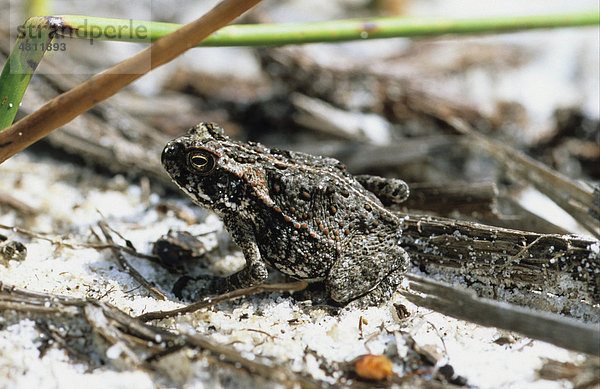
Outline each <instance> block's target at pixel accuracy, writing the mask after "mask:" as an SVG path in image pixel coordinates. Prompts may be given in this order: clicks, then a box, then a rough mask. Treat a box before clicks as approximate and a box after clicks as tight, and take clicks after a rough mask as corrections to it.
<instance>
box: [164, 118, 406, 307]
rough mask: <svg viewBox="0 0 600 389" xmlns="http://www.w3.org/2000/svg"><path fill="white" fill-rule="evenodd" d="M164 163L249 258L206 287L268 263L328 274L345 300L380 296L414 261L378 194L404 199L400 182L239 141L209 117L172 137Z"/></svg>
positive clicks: (263, 271) (300, 275) (224, 286)
mask: <svg viewBox="0 0 600 389" xmlns="http://www.w3.org/2000/svg"><path fill="white" fill-rule="evenodd" d="M162 163H163V166H164V168H165V169H166V171H167V173H168V174H169V175H170V176H171V178H172V179H173V181H174V182H175V183H176V184H177V185H178V186H179V187H180V188H181V189H183V190H184V191H185V192H186V193H187V194H188V196H190V197H191V198H192V200H193V201H194V202H196V203H197V204H199V205H201V206H203V207H206V208H209V209H211V210H213V211H214V212H215V213H216V214H217V215H219V216H220V217H221V218H222V219H223V222H224V224H225V227H226V228H227V230H228V231H229V232H230V233H231V235H232V237H233V240H234V241H235V242H236V243H237V245H238V246H239V247H240V248H241V249H242V252H243V254H244V257H245V258H246V266H245V267H244V269H243V270H241V271H239V272H237V273H235V274H233V275H231V276H229V277H226V278H219V279H218V280H215V281H214V282H212V284H211V287H210V288H209V289H210V290H209V291H207V292H209V293H215V292H225V291H229V290H232V289H235V288H240V287H248V286H251V285H256V284H259V283H262V282H263V281H264V280H265V279H266V277H267V266H266V264H269V265H271V266H272V267H274V268H276V269H278V270H279V271H281V272H283V273H284V274H287V275H289V276H292V277H294V278H297V279H303V280H307V281H309V282H316V281H323V282H324V285H325V287H326V290H327V293H328V296H329V297H331V299H333V300H334V301H335V302H337V303H341V304H346V303H348V302H350V301H353V300H357V299H360V300H359V301H358V302H359V303H360V305H365V304H376V303H379V302H381V301H382V300H385V299H388V298H389V297H390V296H391V294H392V293H393V292H394V291H395V289H396V287H397V286H398V284H399V283H400V281H401V278H402V274H403V273H404V271H405V268H406V264H407V263H408V255H407V254H406V252H405V251H404V250H403V249H402V248H401V247H400V245H399V241H400V236H401V233H402V232H401V222H400V220H399V219H398V218H397V217H396V216H394V215H393V214H392V213H390V212H389V211H388V210H386V209H385V208H384V207H383V206H382V204H381V201H380V200H379V199H378V198H377V197H376V196H375V195H374V194H373V193H374V192H375V193H378V194H379V196H380V197H381V198H384V197H385V198H386V199H388V200H389V199H390V198H394V199H395V200H396V201H397V202H400V201H403V200H404V199H406V198H407V197H408V186H407V185H406V183H404V181H402V180H397V179H384V178H381V177H375V176H352V175H351V174H349V173H348V172H347V171H346V169H345V167H344V166H343V165H342V164H341V163H340V162H339V161H337V160H335V159H333V158H325V157H319V156H313V155H309V154H304V153H298V152H293V151H285V150H278V149H269V148H267V147H265V146H263V145H261V144H259V143H253V142H248V143H242V142H238V141H235V140H232V139H230V138H228V137H227V136H225V135H224V133H223V130H222V129H221V128H219V127H218V126H217V125H215V124H212V123H201V124H199V125H197V126H196V127H194V128H192V129H191V130H189V132H188V133H187V134H186V135H183V136H181V137H179V138H176V139H174V140H172V141H170V142H169V143H168V144H167V146H166V147H165V149H164V151H163V153H162Z"/></svg>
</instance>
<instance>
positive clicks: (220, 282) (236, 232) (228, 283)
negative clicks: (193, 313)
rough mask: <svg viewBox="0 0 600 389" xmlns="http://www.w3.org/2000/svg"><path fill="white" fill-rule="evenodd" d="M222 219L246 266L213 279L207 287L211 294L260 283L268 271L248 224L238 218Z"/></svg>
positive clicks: (265, 277)
mask: <svg viewBox="0 0 600 389" xmlns="http://www.w3.org/2000/svg"><path fill="white" fill-rule="evenodd" d="M223 221H224V223H225V227H226V228H227V230H228V231H229V233H230V234H231V237H232V238H233V241H234V242H235V243H236V244H237V245H238V246H239V247H240V249H241V250H242V253H243V254H244V258H245V259H246V266H245V267H244V268H243V269H242V270H240V271H238V272H237V273H234V274H232V275H230V276H227V277H219V278H215V279H213V280H212V281H211V283H210V285H209V287H208V292H209V293H211V294H213V293H214V294H217V293H219V294H220V293H227V292H231V291H232V290H235V289H240V288H247V287H250V286H254V285H258V284H262V283H263V282H264V281H265V280H266V279H267V276H268V274H269V272H268V270H267V265H266V264H265V262H264V261H263V260H262V258H261V256H260V251H259V250H258V245H257V244H256V238H255V236H254V232H253V231H251V230H250V228H249V226H248V224H243V223H242V222H240V221H239V219H233V218H224V219H223Z"/></svg>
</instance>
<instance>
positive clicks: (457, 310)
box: [402, 275, 600, 355]
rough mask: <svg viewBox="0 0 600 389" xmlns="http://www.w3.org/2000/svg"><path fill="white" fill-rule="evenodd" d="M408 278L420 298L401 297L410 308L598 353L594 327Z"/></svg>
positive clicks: (598, 337)
mask: <svg viewBox="0 0 600 389" xmlns="http://www.w3.org/2000/svg"><path fill="white" fill-rule="evenodd" d="M408 277H409V279H410V287H411V289H412V290H414V291H417V292H421V293H423V294H424V296H421V295H417V294H413V293H410V292H403V293H402V294H403V295H404V296H405V297H406V298H407V299H408V300H410V301H411V302H412V303H414V304H417V305H421V306H424V307H427V308H430V309H433V310H436V311H438V312H441V313H443V314H445V315H450V316H453V317H456V318H458V319H463V320H468V321H471V322H474V323H477V324H481V325H485V326H493V327H498V328H503V329H506V330H511V331H516V332H519V333H521V334H523V335H526V336H528V337H531V338H534V339H539V340H543V341H545V342H549V343H552V344H555V345H557V346H560V347H564V348H567V349H569V350H574V351H579V352H584V353H587V354H590V355H598V354H599V353H600V330H599V328H598V324H584V323H581V322H579V321H576V320H573V319H569V318H565V317H561V316H559V315H553V314H549V313H547V312H536V311H532V310H530V309H525V308H522V307H517V306H514V305H510V304H506V303H501V302H497V301H493V300H489V299H484V298H480V297H477V296H475V294H474V293H473V292H471V291H468V290H465V289H463V288H458V287H456V286H450V285H446V284H443V283H440V282H436V281H433V280H430V279H426V278H423V277H416V276H414V275H408Z"/></svg>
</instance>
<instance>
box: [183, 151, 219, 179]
mask: <svg viewBox="0 0 600 389" xmlns="http://www.w3.org/2000/svg"><path fill="white" fill-rule="evenodd" d="M187 159H188V164H189V165H190V166H191V167H192V168H193V169H194V170H196V171H197V172H198V173H200V174H209V173H211V172H212V171H213V170H214V169H215V164H216V159H215V156H214V155H213V154H211V153H209V152H208V151H206V150H194V151H192V152H190V153H189V154H188V157H187Z"/></svg>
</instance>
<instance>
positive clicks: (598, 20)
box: [59, 10, 600, 46]
mask: <svg viewBox="0 0 600 389" xmlns="http://www.w3.org/2000/svg"><path fill="white" fill-rule="evenodd" d="M59 17H60V18H62V19H63V20H64V23H66V24H67V25H69V26H70V27H72V28H74V29H75V30H74V31H75V35H76V36H78V37H81V38H88V39H90V38H91V39H103V40H111V41H126V42H148V41H154V40H156V39H159V38H161V37H163V36H165V35H167V34H169V33H171V32H173V31H175V30H176V29H178V28H179V27H181V25H179V24H172V23H158V22H140V21H132V20H125V19H109V18H90V17H86V16H77V15H61V16H59ZM599 24H600V14H599V13H598V11H597V10H596V11H590V12H585V13H577V14H562V15H537V16H511V17H486V18H465V19H451V18H371V19H352V20H335V21H327V22H314V23H281V24H256V25H233V26H227V27H225V28H222V29H221V30H219V31H217V32H215V33H214V34H212V35H211V36H210V37H208V38H207V39H205V40H204V41H203V42H202V43H201V44H199V46H275V45H285V44H301V43H315V42H342V41H350V40H363V39H381V38H396V37H419V36H438V35H444V34H490V33H501V32H510V31H522V30H531V29H540V28H557V27H583V26H595V25H599ZM119 29H120V31H121V34H119V33H118V32H119ZM135 31H138V32H140V34H136V33H135Z"/></svg>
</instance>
